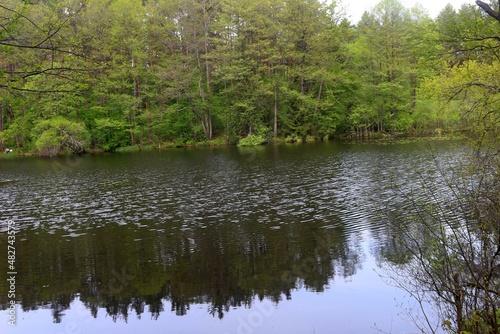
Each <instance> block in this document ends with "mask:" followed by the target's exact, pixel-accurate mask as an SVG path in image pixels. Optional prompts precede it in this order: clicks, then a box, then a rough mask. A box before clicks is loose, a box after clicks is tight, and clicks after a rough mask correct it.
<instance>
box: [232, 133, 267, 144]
mask: <svg viewBox="0 0 500 334" xmlns="http://www.w3.org/2000/svg"><path fill="white" fill-rule="evenodd" d="M265 142H266V139H265V138H264V137H262V136H261V135H248V136H246V137H245V138H242V139H240V140H239V142H238V146H257V145H262V144H264V143H265Z"/></svg>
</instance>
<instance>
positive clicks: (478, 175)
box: [388, 7, 500, 334]
mask: <svg viewBox="0 0 500 334" xmlns="http://www.w3.org/2000/svg"><path fill="white" fill-rule="evenodd" d="M461 13H462V14H464V15H470V14H471V13H474V11H471V9H470V7H463V8H462V9H461ZM459 14H460V13H459ZM473 17H474V16H473ZM483 20H484V17H483ZM476 26H480V25H476ZM483 27H485V28H486V27H487V26H483ZM488 28H489V27H488ZM465 33H467V32H465ZM469 41H470V42H471V43H472V45H476V46H477V43H478V39H473V40H468V36H467V35H466V40H465V42H464V44H462V45H465V46H467V45H470V44H468V42H469ZM484 41H485V43H486V44H487V43H488V42H489V41H488V39H485V40H484ZM477 50H480V51H477V52H474V53H471V54H470V58H471V59H469V60H464V61H463V62H462V63H461V64H460V65H456V66H454V67H452V68H450V69H449V70H448V71H447V72H446V73H445V74H443V75H442V76H441V77H438V78H436V79H435V80H434V82H433V86H432V87H433V89H435V92H436V94H438V95H441V96H444V97H445V98H446V99H447V100H448V101H450V100H453V101H455V102H457V104H455V105H454V107H456V106H457V105H458V106H459V107H460V108H461V110H462V117H463V118H464V119H466V120H467V122H468V123H470V124H473V126H474V129H475V131H474V132H473V134H472V135H473V136H472V141H471V142H472V146H471V148H470V150H469V155H468V158H467V159H466V163H464V164H463V165H459V166H457V167H456V168H455V170H453V169H451V168H449V167H448V166H439V165H438V166H437V169H438V176H437V177H435V178H431V177H430V176H422V178H421V179H420V187H419V188H413V189H411V188H410V190H406V189H404V188H403V187H402V186H401V185H398V186H397V189H398V193H397V194H398V197H399V198H403V201H402V204H401V205H404V206H405V207H410V208H411V212H412V214H410V215H408V214H405V216H404V217H401V216H398V215H397V213H395V214H393V215H391V216H390V217H389V219H390V221H391V222H392V223H393V224H392V227H393V228H394V234H393V235H392V236H391V237H389V238H388V242H389V243H394V242H395V243H397V244H399V245H400V246H401V247H402V248H403V249H405V251H406V255H407V256H405V257H399V258H392V259H393V261H394V264H393V265H391V266H390V267H389V268H388V272H389V278H390V280H391V281H392V282H393V283H395V284H396V285H397V286H399V287H401V288H403V289H405V290H406V291H407V292H409V293H410V295H412V296H413V297H414V298H416V300H417V302H418V303H419V305H421V306H423V305H424V304H425V303H431V304H432V305H434V306H435V307H436V310H437V315H438V317H439V320H440V323H439V324H437V325H436V324H433V323H432V322H431V321H430V318H429V317H427V316H425V317H424V322H423V324H422V326H421V327H420V328H421V329H422V330H423V331H425V329H427V330H429V331H431V332H436V331H437V328H438V327H439V326H441V327H443V328H444V329H445V330H446V331H448V332H452V333H492V334H497V333H499V332H500V323H499V322H498V319H499V318H500V314H499V308H500V293H499V291H500V187H499V185H500V179H499V175H500V173H499V170H500V155H499V154H498V138H499V137H498V133H499V132H498V130H499V124H500V123H499V116H498V110H497V108H496V106H497V101H498V96H499V95H498V93H499V90H498V89H497V87H498V83H497V81H498V80H497V78H496V76H495V74H494V73H496V69H497V68H498V66H500V65H499V62H498V61H497V60H495V57H492V56H491V55H490V54H488V53H489V52H493V53H494V52H496V50H495V49H490V48H488V47H481V48H479V49H477ZM488 50H489V51H488ZM392 212H395V211H394V210H392ZM390 240H392V241H390ZM395 240H396V241H395ZM388 249H389V247H388ZM388 256H390V253H388ZM422 310H425V309H424V308H422ZM424 315H426V313H425V311H424Z"/></svg>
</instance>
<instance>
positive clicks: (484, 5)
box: [476, 0, 500, 22]
mask: <svg viewBox="0 0 500 334" xmlns="http://www.w3.org/2000/svg"><path fill="white" fill-rule="evenodd" d="M498 3H499V6H500V1H499V2H498ZM476 5H478V6H479V7H481V9H482V10H484V12H485V13H486V14H488V15H489V16H491V17H492V18H494V19H495V20H497V21H499V22H500V12H496V11H495V10H494V9H493V8H491V7H490V5H488V4H487V3H485V2H483V1H481V0H476Z"/></svg>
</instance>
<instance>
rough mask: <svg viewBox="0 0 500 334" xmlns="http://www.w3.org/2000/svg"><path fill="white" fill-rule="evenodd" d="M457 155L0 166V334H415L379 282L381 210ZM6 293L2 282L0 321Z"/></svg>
mask: <svg viewBox="0 0 500 334" xmlns="http://www.w3.org/2000/svg"><path fill="white" fill-rule="evenodd" d="M460 152H461V145H460V143H457V142H450V141H442V142H440V141H437V142H433V141H418V142H413V143H391V144H384V145H383V144H377V143H361V144H360V143H358V144H353V143H345V144H339V143H332V142H329V143H312V144H304V145H279V146H263V147H256V148H236V147H215V148H190V149H176V150H168V151H153V152H138V153H122V154H103V155H95V156H90V155H89V156H83V157H71V158H58V159H39V158H26V159H19V160H0V178H1V179H18V181H17V182H9V183H4V184H0V205H1V207H0V209H1V221H0V249H6V248H7V221H8V220H12V221H14V222H15V224H16V226H17V228H18V231H17V235H16V244H15V247H16V268H15V269H16V272H17V276H16V301H17V303H18V319H17V326H16V327H14V328H13V327H10V326H8V324H7V320H5V321H1V320H0V329H1V331H2V333H3V332H4V330H7V331H9V332H11V331H12V332H15V333H34V332H37V333H104V332H106V331H111V332H120V333H139V332H152V333H154V332H159V331H160V330H163V329H164V328H168V329H169V332H172V333H377V329H380V330H383V331H385V332H391V333H411V332H416V330H415V328H414V326H413V325H412V324H411V322H409V321H407V320H406V319H405V317H404V316H400V315H398V314H399V313H401V309H400V308H399V307H398V306H397V304H401V303H403V304H405V303H408V302H409V300H408V299H407V297H405V295H404V294H403V293H402V292H401V291H399V290H397V289H395V288H393V287H391V286H389V285H387V284H386V283H385V282H384V281H383V280H382V279H381V278H380V277H379V274H380V269H377V268H378V267H377V264H378V263H381V262H383V261H386V260H385V257H384V255H383V254H384V252H385V251H386V250H387V248H390V247H391V245H390V242H388V240H390V238H389V236H390V229H389V228H388V226H387V224H386V222H385V220H384V219H383V217H382V216H381V215H380V210H379V209H381V208H384V206H385V205H387V206H388V209H389V208H390V207H391V203H394V202H397V201H398V200H399V199H398V198H397V196H395V195H394V193H393V192H392V191H391V190H390V185H391V184H392V182H394V181H396V182H398V183H399V184H401V185H402V186H403V187H405V186H408V187H409V186H410V185H411V184H412V183H415V182H417V175H418V174H419V173H427V172H432V171H434V170H435V169H436V166H435V159H437V160H438V161H439V162H443V161H445V162H447V163H448V162H449V163H453V161H456V160H457V158H458V157H459V156H460ZM431 153H432V154H431ZM433 156H434V157H435V159H433ZM384 203H385V204H384ZM5 254H6V251H5ZM6 257H7V256H4V258H6ZM7 265H8V264H7V261H0V272H3V273H7V272H8V271H9V270H8V267H7ZM5 275H6V274H5ZM7 291H8V284H7V282H6V280H1V281H0V305H1V307H2V309H4V311H0V314H2V317H1V318H2V319H7V311H6V308H7V307H8V302H9V300H8V298H7Z"/></svg>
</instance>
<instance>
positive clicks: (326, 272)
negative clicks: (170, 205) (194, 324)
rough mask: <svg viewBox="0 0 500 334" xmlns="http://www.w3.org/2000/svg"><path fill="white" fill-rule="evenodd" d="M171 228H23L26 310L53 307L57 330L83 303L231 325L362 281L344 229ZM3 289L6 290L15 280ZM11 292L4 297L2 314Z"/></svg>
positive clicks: (94, 311) (118, 314)
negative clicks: (204, 310)
mask: <svg viewBox="0 0 500 334" xmlns="http://www.w3.org/2000/svg"><path fill="white" fill-rule="evenodd" d="M330 223H331V222H330ZM145 224H147V222H143V225H145ZM164 225H165V226H164V228H163V229H158V228H154V229H146V228H136V227H129V226H119V225H115V224H108V225H106V226H103V227H100V228H96V229H91V230H89V231H90V233H88V234H86V235H83V236H79V237H76V238H68V237H64V236H63V235H64V233H65V232H64V231H63V230H56V231H51V232H50V233H49V232H47V231H43V230H40V229H39V230H22V231H20V232H19V235H18V239H19V240H24V241H20V242H18V249H17V262H18V268H17V269H18V270H17V271H18V282H17V289H18V296H20V304H21V306H22V309H23V311H29V310H36V309H38V308H40V307H44V308H47V307H50V308H51V309H52V315H53V318H54V322H57V323H58V322H61V319H62V318H63V317H64V312H65V310H68V309H69V308H70V304H71V303H72V301H73V300H75V299H76V298H78V299H79V300H80V301H81V302H82V303H83V304H84V305H85V307H86V308H87V309H88V310H89V312H90V314H91V315H92V316H93V317H97V315H98V310H99V309H105V310H106V313H107V315H109V316H110V317H112V318H113V320H114V321H116V320H118V319H122V320H124V321H127V319H128V317H129V315H130V312H132V313H135V315H136V316H137V317H141V316H142V315H143V314H144V313H146V310H147V312H149V313H150V315H151V317H152V318H154V319H156V318H158V317H159V315H160V314H161V313H162V312H165V311H166V310H164V301H169V302H170V304H171V306H172V309H171V311H172V312H175V314H176V315H180V316H181V315H185V314H187V313H188V312H189V309H190V307H191V305H193V304H201V303H203V304H209V308H208V312H209V313H210V314H212V315H213V316H217V317H218V318H223V317H224V314H225V313H226V312H229V310H230V309H231V308H233V307H250V306H251V305H252V302H253V301H254V300H255V298H258V299H259V300H263V299H264V298H266V299H269V300H271V301H272V302H274V303H279V302H280V301H281V300H282V299H283V298H286V299H291V298H292V293H293V290H295V289H298V288H301V287H305V288H306V289H308V290H312V291H317V292H321V291H323V290H324V289H325V287H326V286H327V285H328V284H329V283H330V282H331V280H332V279H333V278H334V276H336V275H337V276H344V277H347V276H350V275H354V274H355V273H356V268H357V266H358V264H359V254H358V251H359V250H357V249H356V246H355V245H354V244H353V243H352V242H350V241H349V238H348V237H347V233H346V232H345V230H344V228H343V226H342V224H340V223H339V222H338V224H337V227H336V228H329V229H326V228H324V227H325V225H324V223H321V222H318V221H312V222H308V223H303V224H288V225H287V224H281V225H279V226H271V224H264V223H259V224H251V223H241V224H236V223H227V224H219V225H216V224H214V225H212V226H209V227H208V228H206V226H199V227H191V228H187V229H183V230H182V231H181V230H180V229H179V226H176V224H173V223H168V222H165V223H164ZM157 226H158V225H155V227H157ZM329 226H330V227H331V225H329ZM0 238H2V239H4V238H6V235H0ZM5 241H6V240H5ZM2 242H4V240H2ZM4 265H5V264H3V263H2V265H0V270H3V271H5V270H6V268H2V267H1V266H4ZM0 289H1V290H2V291H6V289H7V285H6V282H4V281H2V282H1V283H0ZM6 295H7V294H5V293H2V294H1V295H0V301H1V304H2V308H3V309H6V308H7V306H8V304H7V302H8V301H7V300H6V299H5V298H6Z"/></svg>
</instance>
